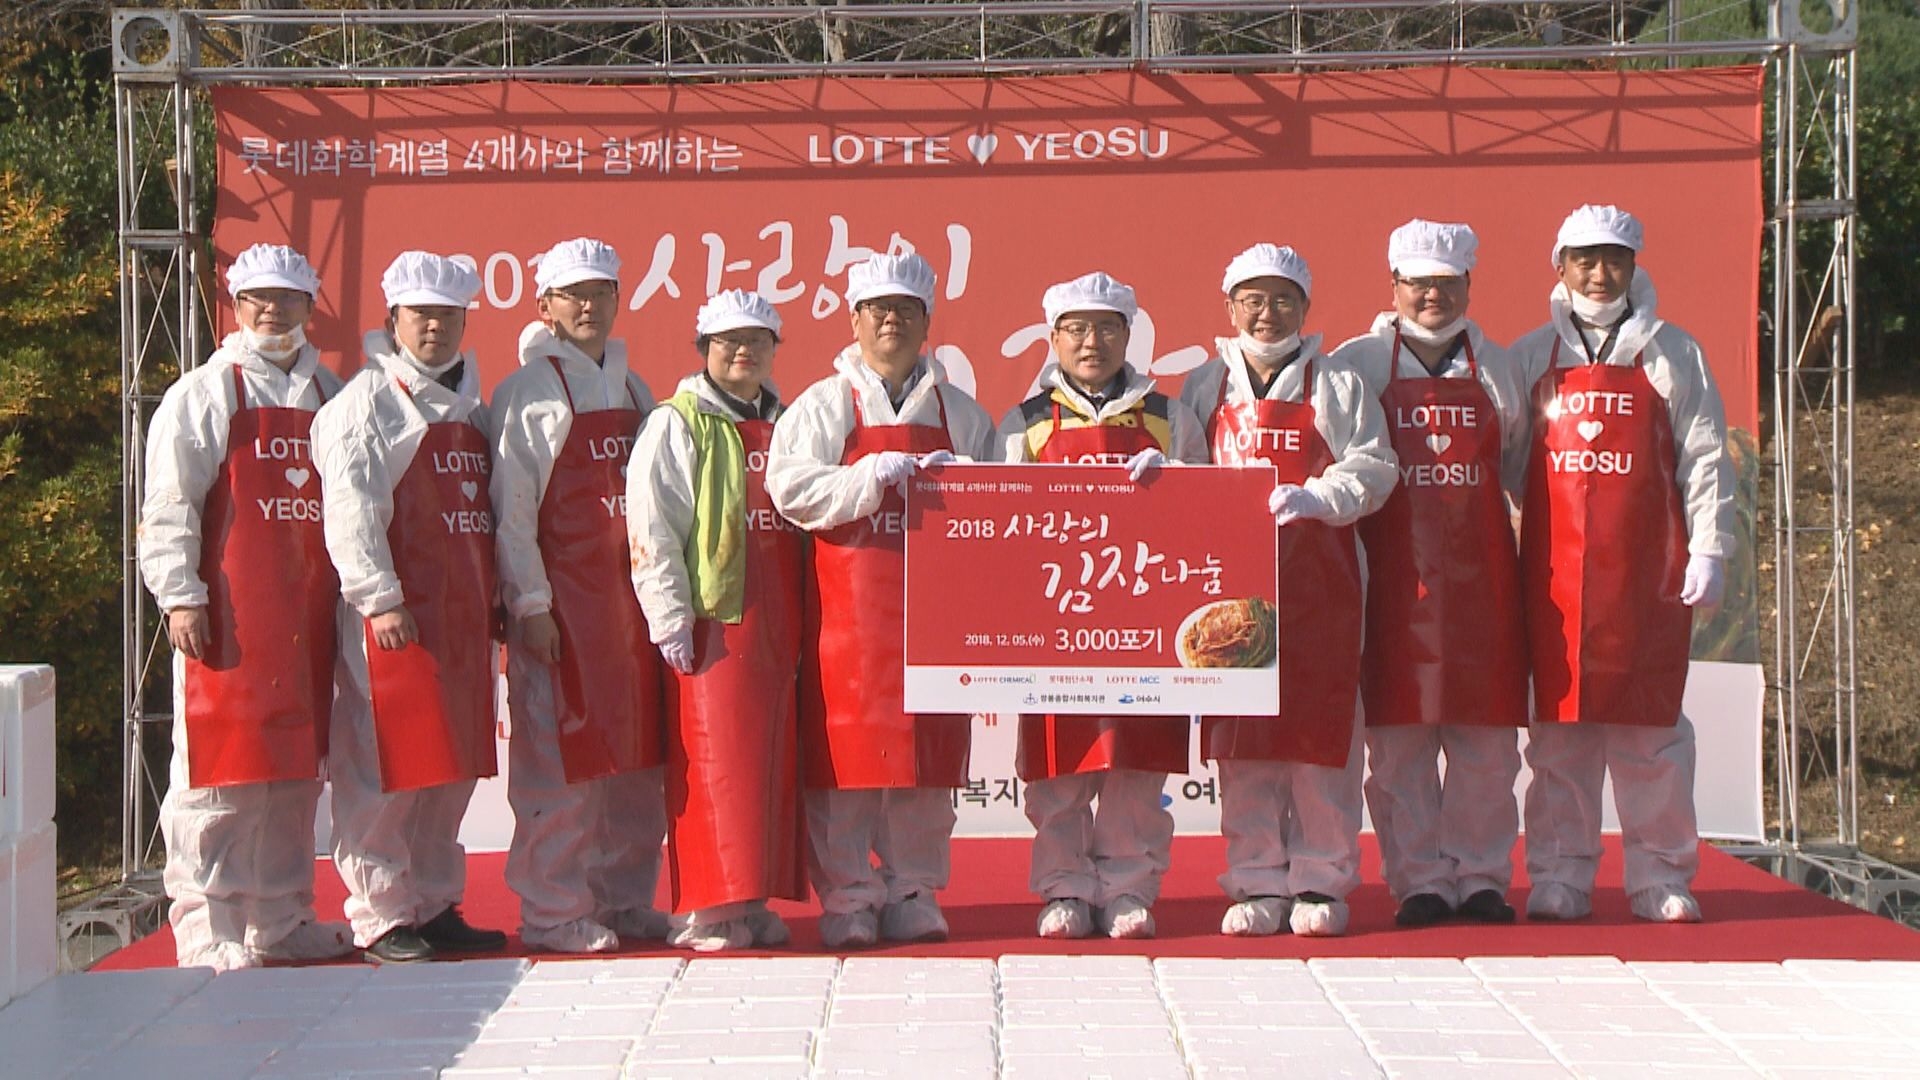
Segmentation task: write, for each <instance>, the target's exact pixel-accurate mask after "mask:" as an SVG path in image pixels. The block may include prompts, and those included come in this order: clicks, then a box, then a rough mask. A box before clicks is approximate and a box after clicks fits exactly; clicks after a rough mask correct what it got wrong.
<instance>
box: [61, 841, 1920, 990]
mask: <svg viewBox="0 0 1920 1080" xmlns="http://www.w3.org/2000/svg"><path fill="white" fill-rule="evenodd" d="M1028 847H1029V844H1028V841H1027V840H1025V839H981V840H956V841H955V842H954V845H953V881H952V885H951V886H950V887H949V888H948V889H947V891H946V892H945V893H943V894H942V895H941V898H940V899H941V905H942V907H943V908H944V910H945V911H946V913H947V920H948V923H949V924H950V926H951V928H952V936H951V938H950V939H949V940H947V941H945V942H940V943H937V944H916V945H896V946H890V947H886V948H879V949H870V950H865V951H863V952H862V953H861V955H875V956H984V957H996V956H1001V955H1003V954H1007V953H1041V954H1061V955H1065V954H1079V955H1138V956H1218V957H1237V958H1249V959H1251V958H1262V957H1294V958H1305V957H1314V956H1378V957H1393V956H1443V957H1467V956H1595V955H1598V956H1617V957H1619V958H1621V959H1623V960H1760V961H1778V960H1785V959H1793V958H1808V959H1858V960H1868V959H1899V960H1916V959H1920V933H1917V932H1915V931H1911V930H1908V929H1906V928H1904V927H1902V926H1900V925H1899V924H1897V923H1895V922H1893V921H1891V920H1888V919H1884V918H1880V917H1878V916H1875V915H1870V914H1867V913H1866V912H1863V911H1860V910H1858V909H1856V908H1853V907H1849V906H1847V905H1846V904H1842V903H1840V902H1838V901H1835V900H1830V899H1828V898H1826V897H1823V896H1820V895H1818V894H1815V893H1812V892H1809V891H1807V890H1805V889H1802V888H1800V887H1798V886H1796V885H1793V884H1791V883H1789V882H1787V881H1784V880H1782V879H1780V878H1777V877H1774V876H1773V875H1772V874H1769V873H1767V872H1765V871H1764V870H1760V869H1758V868H1756V867H1753V866H1749V865H1748V864H1746V863H1743V862H1741V861H1740V860H1738V859H1735V858H1733V857H1731V856H1729V855H1726V854H1723V853H1721V852H1720V851H1718V850H1717V849H1714V848H1713V847H1711V846H1709V845H1702V851H1701V865H1700V876H1699V878H1698V879H1697V880H1696V881H1695V884H1694V893H1695V895H1696V897H1698V899H1699V901H1700V907H1701V909H1702V910H1703V911H1704V912H1705V914H1706V921H1705V922H1704V923H1701V924H1699V925H1695V926H1662V925H1655V924H1651V923H1646V922H1642V921H1640V920H1638V919H1635V918H1634V917H1633V916H1632V914H1631V913H1630V912H1629V911H1628V909H1627V900H1626V896H1625V895H1624V894H1623V893H1622V891H1621V889H1620V886H1619V884H1618V883H1619V881H1620V844H1619V838H1618V837H1613V836H1609V837H1607V840H1606V850H1605V854H1604V855H1603V857H1602V859H1601V864H1600V882H1601V883H1602V884H1601V887H1600V888H1599V889H1597V890H1596V892H1595V894H1594V898H1593V901H1594V903H1593V907H1594V912H1593V917H1592V918H1589V919H1583V920H1580V921H1578V922H1572V923H1547V922H1529V921H1528V920H1527V919H1526V918H1525V916H1524V915H1523V916H1522V917H1521V919H1520V920H1519V921H1518V922H1516V923H1514V924H1512V925H1509V926H1484V925H1477V924H1472V923H1463V922H1446V923H1442V924H1440V925H1438V926H1434V927H1428V928H1425V929H1420V930H1402V929H1400V928H1398V927H1396V926H1394V924H1393V912H1394V903H1393V898H1392V897H1391V896H1389V895H1388V894H1387V889H1386V886H1385V885H1382V884H1380V865H1379V851H1378V847H1377V845H1375V843H1374V840H1373V837H1372V836H1371V835H1369V836H1366V837H1364V838H1363V848H1364V857H1363V860H1362V874H1363V879H1364V880H1365V882H1366V884H1364V885H1362V886H1361V887H1360V889H1359V890H1358V891H1356V892H1355V893H1354V895H1353V896H1352V897H1350V898H1349V902H1350V903H1351V905H1352V909H1353V918H1352V926H1351V928H1350V930H1349V932H1348V935H1347V936H1345V937H1340V938H1295V937H1292V936H1290V935H1286V934H1281V935H1278V936H1275V937H1270V938H1230V937H1225V936H1222V935H1221V934H1220V916H1221V914H1222V913H1223V912H1224V911H1225V909H1226V906H1227V901H1226V900H1225V898H1224V897H1223V896H1222V895H1221V893H1220V890H1219V887H1218V885H1217V884H1216V883H1215V880H1214V879H1215V876H1216V875H1218V874H1219V873H1220V871H1221V870H1222V869H1224V868H1225V864H1226V857H1225V848H1224V844H1223V842H1222V841H1221V840H1220V838H1219V837H1217V836H1193V837H1180V838H1178V839H1177V840H1175V842H1174V850H1173V869H1172V871H1171V872H1170V873H1169V874H1168V875H1167V878H1166V881H1165V883H1164V888H1163V893H1162V896H1161V898H1160V901H1159V903H1157V904H1156V905H1154V909H1153V913H1154V918H1155V921H1156V922H1157V923H1158V925H1159V936H1158V937H1156V938H1154V939H1152V940H1149V941H1107V940H1105V939H1086V940H1081V941H1043V940H1041V939H1039V938H1037V937H1035V936H1034V932H1033V928H1034V919H1035V917H1036V915H1037V914H1038V910H1039V903H1038V901H1036V900H1035V899H1034V898H1033V896H1032V895H1031V894H1029V893H1028V892H1027V852H1028ZM1520 862H1521V859H1520V852H1519V850H1518V849H1516V851H1515V863H1516V865H1518V864H1520ZM505 863H506V856H505V855H503V854H487V855H473V856H470V857H469V858H468V860H467V867H468V884H467V897H466V901H465V903H464V904H463V905H462V911H463V912H465V914H466V916H467V918H468V920H469V921H470V922H472V923H473V924H474V925H475V926H485V927H498V928H500V929H504V930H506V931H508V932H509V934H510V935H512V936H511V940H510V941H509V943H508V950H509V953H510V954H511V955H527V951H526V949H525V947H524V946H522V944H521V942H520V938H519V935H518V934H517V933H516V932H515V931H516V930H517V928H518V926H519V921H520V920H519V903H518V901H517V900H516V899H515V897H514V896H513V894H512V893H511V892H510V891H509V890H508V889H507V887H506V884H505V882H504V881H503V880H502V876H501V875H502V871H503V869H504V867H505ZM663 876H664V875H663ZM315 878H316V888H317V893H318V897H317V902H316V903H317V907H318V908H319V910H320V912H321V917H322V918H327V919H338V918H340V917H341V916H340V904H341V901H342V900H343V899H344V897H345V895H346V889H345V887H344V886H342V885H341V883H340V878H339V875H338V874H336V873H335V872H334V870H333V864H332V863H331V862H329V861H326V860H321V861H320V862H319V863H318V864H317V865H316V867H315ZM1608 883H1612V884H1610V885H1609V884H1608ZM1526 893H1527V886H1526V882H1525V877H1524V873H1522V874H1521V875H1520V877H1519V879H1518V880H1516V881H1515V883H1514V888H1513V890H1512V892H1511V893H1510V895H1509V899H1510V900H1512V902H1513V904H1514V906H1515V907H1517V908H1521V909H1523V910H1524V908H1525V901H1526ZM660 902H661V904H662V905H663V906H664V905H665V904H666V903H667V898H666V897H665V896H664V895H663V896H662V897H661V899H660ZM774 909H775V910H776V911H779V912H780V914H781V915H782V916H784V917H785V918H786V920H787V924H788V925H789V926H790V927H791V928H792V930H793V943H792V944H791V945H789V946H787V947H785V948H782V949H777V950H766V951H762V950H756V951H750V952H745V953H728V954H726V955H730V956H732V955H748V956H754V955H771V956H790V955H802V954H809V953H818V952H821V951H822V950H821V947H820V934H819V909H818V908H817V907H816V906H815V905H814V904H813V903H812V902H808V903H805V904H800V903H785V902H781V903H776V904H775V905H774ZM662 954H671V955H681V956H685V955H691V954H688V953H684V952H681V951H679V950H674V949H669V948H667V947H666V946H664V945H662V944H659V943H646V944H645V945H644V946H641V947H635V948H628V949H624V950H623V951H622V953H621V954H619V955H629V956H641V955H662ZM532 955H535V956H552V955H554V954H551V953H535V954H532ZM355 962H357V961H355ZM173 964H174V954H173V935H172V934H171V932H170V931H168V930H167V929H166V928H165V927H162V929H161V931H160V932H159V933H156V934H153V935H151V936H149V937H147V938H144V939H142V940H140V941H138V942H135V943H134V944H133V945H132V946H129V947H128V948H125V949H122V950H120V951H119V952H116V953H113V954H112V955H110V956H108V957H106V958H105V959H104V960H102V961H101V962H100V963H99V964H98V965H96V970H128V969H134V968H149V967H171V966H173Z"/></svg>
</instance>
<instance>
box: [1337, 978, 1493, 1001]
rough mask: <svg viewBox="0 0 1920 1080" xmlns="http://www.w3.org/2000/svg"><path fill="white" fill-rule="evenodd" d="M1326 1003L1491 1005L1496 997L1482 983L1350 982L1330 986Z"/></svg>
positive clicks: (1431, 980) (1426, 980)
mask: <svg viewBox="0 0 1920 1080" xmlns="http://www.w3.org/2000/svg"><path fill="white" fill-rule="evenodd" d="M1327 1000H1329V1001H1331V1002H1333V1003H1335V1004H1337V1005H1365V1004H1371V1005H1379V1004H1385V1003H1388V1002H1395V1001H1402V1002H1422V1003H1425V1004H1429V1005H1440V1004H1446V1003H1453V1004H1464V1005H1476V1004H1492V1002H1493V995H1492V994H1491V993H1489V992H1488V990H1487V988H1486V985H1485V984H1483V983H1479V982H1455V981H1453V980H1451V979H1407V980H1400V979H1379V980H1374V979H1348V980H1343V981H1341V982H1330V983H1328V984H1327Z"/></svg>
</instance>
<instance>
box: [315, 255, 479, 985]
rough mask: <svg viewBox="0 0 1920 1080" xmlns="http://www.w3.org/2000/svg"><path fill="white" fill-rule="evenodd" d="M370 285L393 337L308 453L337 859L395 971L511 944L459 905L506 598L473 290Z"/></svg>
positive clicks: (361, 935) (318, 422) (360, 937)
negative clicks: (320, 501) (335, 665)
mask: <svg viewBox="0 0 1920 1080" xmlns="http://www.w3.org/2000/svg"><path fill="white" fill-rule="evenodd" d="M380 287H381V291H382V292H383V293H385V295H386V300H387V322H386V326H385V327H384V328H382V329H378V330H372V331H369V332H368V333H367V334H366V337H365V339H364V348H365V351H366V356H367V366H366V367H365V368H363V369H361V371H360V372H359V373H358V374H357V375H355V376H354V377H353V379H352V380H351V381H349V382H348V383H347V386H346V388H345V389H344V390H342V391H341V393H340V396H339V397H336V398H334V399H333V400H332V401H330V402H328V403H327V404H326V405H325V406H323V407H322V408H321V410H320V413H319V415H318V416H316V417H315V418H314V424H313V454H314V460H315V461H316V463H317V464H318V465H319V469H320V481H321V490H322V492H323V495H324V498H325V509H324V514H325V519H326V537H327V551H328V554H329V555H331V556H332V559H333V564H334V568H335V569H336V570H337V571H338V572H339V575H340V589H341V605H340V614H339V626H340V668H339V681H340V689H339V694H338V696H337V698H336V699H335V703H334V711H333V733H332V745H331V747H330V751H329V757H328V776H329V778H330V779H331V780H332V782H333V861H334V866H335V868H337V869H338V870H339V871H340V877H341V879H342V880H344V881H345V882H346V885H347V894H348V895H347V905H346V906H347V918H348V919H349V920H350V921H351V922H352V924H353V934H354V940H355V942H356V943H358V944H359V945H360V947H361V948H362V949H363V950H364V951H365V955H366V957H367V959H369V960H372V961H375V962H379V963H397V962H406V961H413V960H427V959H431V958H433V957H434V956H435V955H436V954H437V953H438V952H441V951H452V952H472V951H485V950H491V949H499V948H502V947H504V946H505V945H506V935H505V934H503V933H501V932H499V931H497V930H481V929H477V928H475V927H473V926H470V925H468V923H467V921H466V920H465V919H464V918H462V917H461V915H460V909H459V907H458V905H459V902H460V898H461V896H462V894H463V893H464V892H465V890H466V849H465V848H463V847H461V846H460V842H459V833H460V821H461V818H462V817H464V816H465V814H466V810H467V802H468V800H469V799H470V798H471V797H472V795H473V788H474V782H475V781H476V780H477V779H478V778H479V777H482V776H491V775H493V774H494V772H495V762H494V742H493V700H494V679H495V676H496V673H497V672H498V670H499V660H498V656H499V650H498V647H497V645H496V644H495V641H494V634H493V623H494V620H495V611H494V609H495V606H496V602H497V593H498V590H497V588H496V587H495V583H494V565H493V521H492V512H491V510H490V508H489V499H488V495H487V473H488V472H489V470H490V467H491V466H490V461H491V455H490V454H489V453H488V449H487V438H486V425H487V415H486V408H485V406H483V405H482V404H481V402H480V372H479V367H478V365H477V364H476V363H475V361H474V360H473V358H472V357H471V356H468V355H463V354H462V353H461V352H460V340H461V336H462V334H463V332H464V331H465V328H466V314H467V303H468V302H469V301H471V300H472V299H473V297H474V296H475V294H477V293H478V292H479V291H480V281H479V278H478V277H477V276H476V275H475V274H474V272H473V271H472V270H471V269H469V268H468V267H466V266H464V265H462V264H460V263H457V262H454V261H453V260H451V259H447V258H443V257H441V256H439V255H434V254H430V253H428V252H423V251H406V252H402V253H401V254H400V255H399V256H398V257H396V258H395V259H394V261H393V263H392V265H390V266H388V267H387V270H386V273H385V274H384V275H383V276H382V277H381V280H380Z"/></svg>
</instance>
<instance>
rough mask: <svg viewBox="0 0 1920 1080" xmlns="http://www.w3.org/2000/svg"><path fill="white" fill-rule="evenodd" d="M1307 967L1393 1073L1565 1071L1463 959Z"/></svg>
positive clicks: (1514, 1074)
mask: <svg viewBox="0 0 1920 1080" xmlns="http://www.w3.org/2000/svg"><path fill="white" fill-rule="evenodd" d="M1307 968H1308V970H1309V971H1311V972H1312V973H1313V975H1314V977H1315V978H1317V979H1318V980H1320V985H1321V986H1322V987H1324V988H1325V989H1326V992H1327V1000H1328V1001H1329V1002H1331V1003H1332V1004H1333V1006H1334V1008H1336V1009H1339V1010H1340V1012H1341V1013H1342V1014H1343V1015H1344V1016H1345V1017H1346V1020H1347V1024H1348V1026H1350V1027H1351V1028H1353V1030H1354V1031H1355V1032H1356V1033H1357V1034H1358V1035H1359V1036H1360V1040H1361V1042H1363V1043H1365V1044H1366V1047H1367V1050H1368V1052H1369V1053H1371V1054H1372V1055H1373V1058H1374V1060H1376V1061H1378V1062H1379V1063H1380V1065H1381V1067H1382V1068H1383V1069H1384V1070H1385V1072H1386V1074H1387V1075H1388V1076H1440V1075H1446V1076H1453V1075H1459V1074H1464V1073H1473V1074H1487V1075H1493V1074H1498V1075H1499V1076H1501V1077H1527V1076H1565V1075H1566V1069H1564V1068H1563V1067H1562V1066H1561V1065H1560V1063H1559V1062H1558V1061H1557V1060H1556V1059H1555V1057H1554V1056H1553V1052H1552V1051H1551V1050H1550V1049H1548V1048H1547V1047H1546V1046H1545V1045H1544V1044H1542V1043H1541V1042H1540V1040H1539V1039H1538V1038H1537V1037H1535V1036H1534V1034H1533V1033H1532V1032H1531V1031H1529V1030H1528V1029H1527V1028H1526V1026H1525V1025H1523V1024H1522V1023H1521V1022H1520V1020H1519V1019H1518V1018H1517V1017H1515V1016H1514V1015H1513V1014H1512V1013H1511V1012H1509V1011H1508V1010H1507V1009H1506V1007H1505V1006H1504V1005H1503V1004H1502V1003H1501V1002H1500V1001H1498V1000H1497V999H1495V998H1494V996H1493V995H1492V994H1491V993H1490V992H1489V991H1488V990H1487V988H1486V986H1485V985H1484V984H1482V983H1481V981H1480V980H1479V978H1477V977H1476V976H1475V975H1474V973H1473V972H1472V971H1470V970H1468V968H1467V966H1466V965H1465V964H1463V963H1461V962H1460V961H1458V960H1453V959H1438V958H1379V959H1375V958H1366V959H1358V958H1356V959H1322V960H1313V961H1310V962H1308V964H1307Z"/></svg>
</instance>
